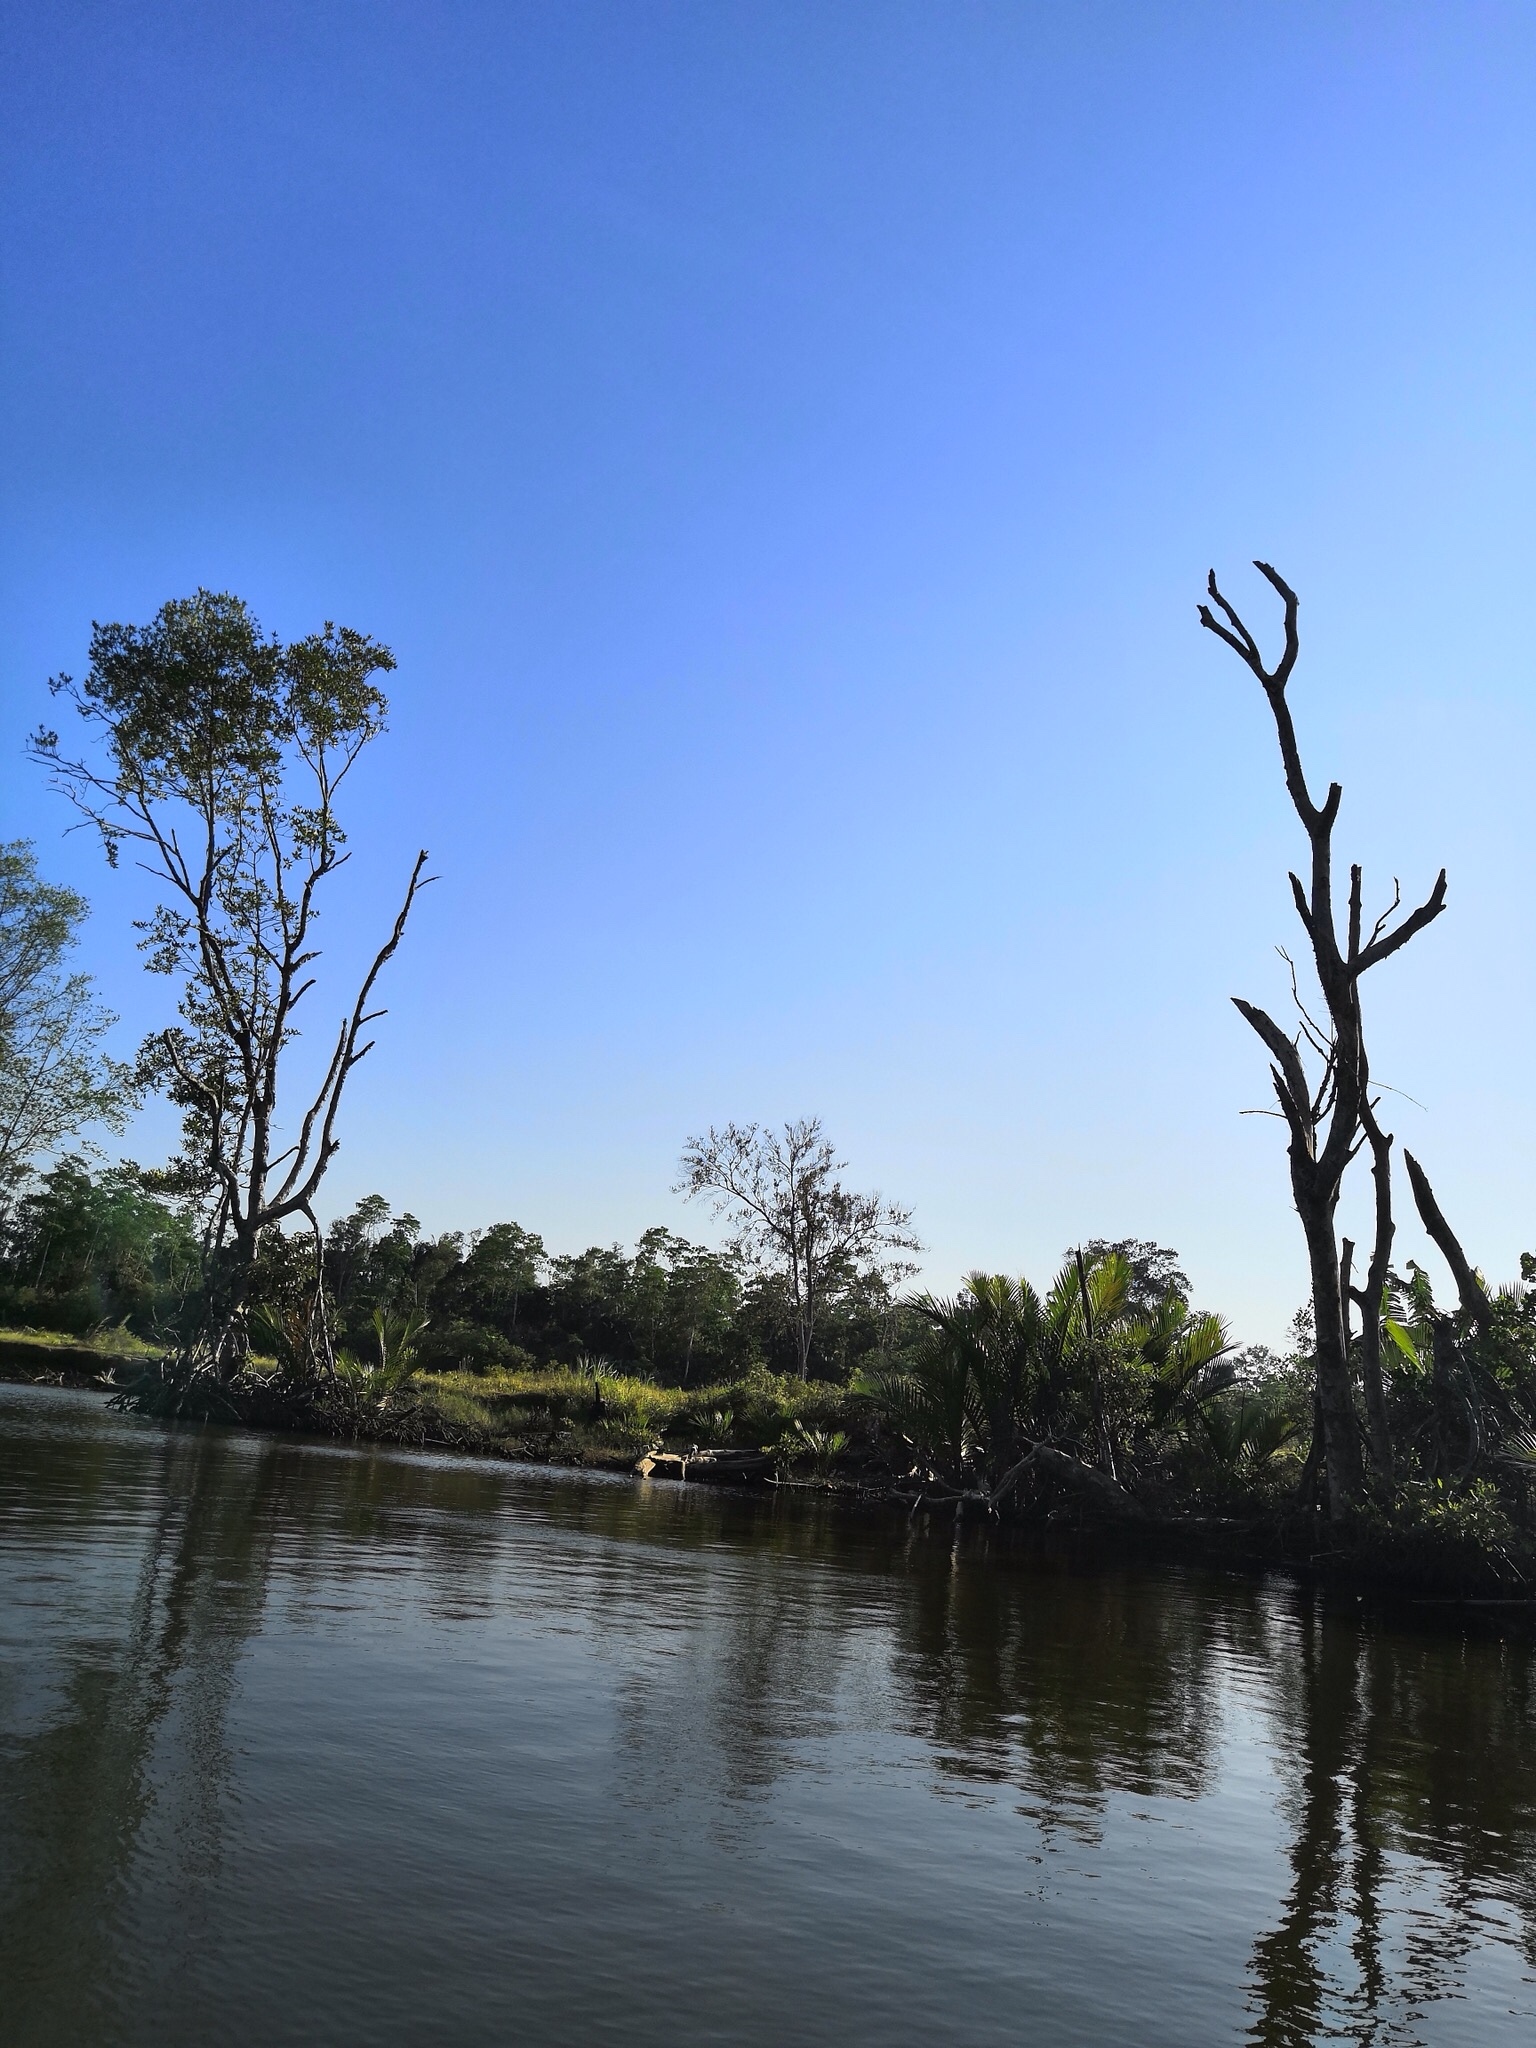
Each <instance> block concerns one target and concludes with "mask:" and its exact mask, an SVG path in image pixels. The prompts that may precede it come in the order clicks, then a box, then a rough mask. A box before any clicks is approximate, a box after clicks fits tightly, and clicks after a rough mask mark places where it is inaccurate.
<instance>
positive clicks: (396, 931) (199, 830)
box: [33, 590, 426, 1380]
mask: <svg viewBox="0 0 1536 2048" xmlns="http://www.w3.org/2000/svg"><path fill="white" fill-rule="evenodd" d="M394 665H395V663H394V657H393V656H392V655H391V653H390V652H389V649H388V648H387V647H383V646H381V645H380V644H379V643H378V642H377V641H374V640H370V639H368V638H367V637H366V636H365V635H363V634H361V633H357V632H354V631H352V630H351V629H350V628H348V627H336V626H332V625H329V624H328V625H326V626H325V628H324V629H323V630H322V631H321V632H319V633H316V634H311V635H310V636H309V637H307V638H305V639H302V640H296V641H293V642H291V643H290V644H288V645H286V646H285V645H284V644H283V643H282V642H281V641H280V640H278V639H276V638H273V637H268V636H267V635H265V634H263V632H262V631H261V629H260V627H259V626H258V625H257V623H256V621H255V619H254V618H253V617H252V616H251V614H250V612H249V611H248V610H247V609H246V607H245V605H244V604H243V603H242V602H241V601H240V600H239V599H238V598H236V597H231V596H228V595H215V594H214V593H212V592H210V591H206V590H200V591H198V592H197V594H196V595H195V596H194V597H191V598H186V599H180V600H177V601H175V602H172V603H170V604H167V605H165V606H163V607H162V608H161V610H160V611H159V612H158V613H157V614H156V616H155V618H154V619H153V620H152V621H151V622H150V623H149V624H148V625H147V626H132V625H106V626H102V625H98V626H96V627H95V628H94V629H93V631H92V634H91V644H90V668H89V671H88V673H87V674H86V675H85V677H84V678H83V679H81V680H80V681H78V682H77V681H75V680H74V679H73V678H72V677H70V676H58V677H56V678H55V679H54V681H53V683H52V685H51V687H52V689H53V691H54V693H55V695H57V696H59V697H62V698H63V699H64V700H65V701H66V702H68V703H70V704H72V705H73V706H74V708H75V710H76V711H77V712H78V714H79V715H80V717H81V718H82V719H83V720H84V721H85V723H86V725H87V726H88V727H89V728H90V730H91V731H92V733H93V734H94V735H95V736H96V738H97V739H98V741H99V742H100V746H101V751H100V752H99V753H98V754H97V755H96V756H95V757H94V758H93V759H85V758H75V757H71V756H69V755H68V754H66V753H64V752H63V751H61V748H60V742H59V736H58V734H57V733H54V732H48V731H43V732H40V733H39V734H38V735H37V736H36V738H35V740H34V742H33V751H34V753H35V754H36V755H37V756H38V758H39V759H41V760H42V761H43V762H44V763H45V764H46V765H47V766H48V768H49V769H50V770H51V772H52V777H53V782H54V786H55V787H56V788H58V789H60V790H61V791H63V792H64V793H65V794H66V795H67V796H68V797H70V798H71V800H72V801H73V802H74V803H75V804H76V805H77V807H78V808H79V810H80V811H81V812H82V813H83V815H84V816H85V817H86V818H87V819H88V820H89V821H90V822H91V823H92V824H93V825H94V826H95V827H96V828H97V830H98V831H99V833H100V835H101V840H102V844H103V846H104V848H105V851H106V855H107V858H108V860H109V861H110V862H112V863H114V864H115V863H116V861H117V859H118V856H119V853H120V850H121V848H122V847H123V845H124V844H128V845H131V846H132V847H133V848H134V850H135V852H136V854H137V856H138V858H139V861H140V864H141V865H142V866H143V867H144V868H145V870H146V871H147V872H148V873H149V874H150V875H151V876H152V877H153V878H154V880H155V881H156V882H157V883H158V885H159V887H160V890H161V891H162V894H161V897H160V900H159V902H158V904H157V905H156V906H155V907H154V909H153V910H152V912H151V914H150V915H149V917H148V918H147V919H146V920H145V921H144V923H143V925H142V926H141V930H142V931H143V933H144V941H143V943H144V947H145V950H146V954H147V959H148V965H149V967H150V969H151V970H152V971H153V972H156V973H160V974H165V975H169V976H171V977H172V978H174V979H176V980H177V981H179V983H180V984H181V998H180V1012H181V1022H180V1023H179V1024H178V1025H175V1026H173V1027H171V1028H170V1029H168V1030H164V1031H162V1032H159V1033H156V1034H155V1035H154V1036H153V1037H152V1038H151V1039H149V1040H148V1041H146V1044H145V1047H144V1049H143V1052H142V1054H141V1067H140V1071H141V1073H142V1075H143V1077H144V1079H145V1080H146V1081H149V1082H152V1083H154V1084H156V1085H161V1086H164V1087H165V1088H166V1089H167V1090H168V1092H169V1093H170V1095H171V1097H172V1099H173V1100H174V1101H175V1102H177V1103H178V1104H179V1106H180V1108H181V1110H182V1113H183V1120H184V1121H183V1132H184V1142H183V1151H182V1155H181V1158H180V1160H179V1162H178V1164H177V1174H176V1176H175V1184H176V1185H179V1186H181V1187H182V1188H184V1189H186V1190H188V1191H190V1192H196V1193H197V1194H198V1195H199V1196H200V1197H201V1198H203V1199H204V1200H205V1202H206V1204H207V1240H206V1241H207V1246H208V1251H209V1256H210V1273H209V1315H208V1322H207V1326H206V1328H205V1330H204V1331H203V1333H202V1341H201V1344H200V1346H199V1347H198V1348H197V1351H196V1354H195V1356H193V1355H191V1354H189V1357H188V1360H187V1365H188V1368H189V1370H190V1371H191V1372H192V1373H193V1374H194V1376H195V1375H196V1374H198V1373H200V1372H203V1371H206V1372H208V1373H210V1374H211V1375H212V1376H213V1377H214V1378H216V1379H218V1380H224V1379H228V1378H229V1377H231V1376H232V1375H234V1374H235V1373H237V1372H238V1371H239V1369H240V1368H241V1366H242V1365H243V1363H244V1361H245V1358H246V1356H247V1352H248V1336H247V1328H246V1312H247V1306H248V1299H249V1294H250V1288H251V1281H252V1276H253V1274H254V1271H255V1267H256V1262H257V1259H258V1255H259V1253H260V1249H261V1244H262V1239H263V1237H264V1236H265V1235H266V1234H267V1233H268V1232H270V1231H272V1230H274V1229H277V1228H280V1227H281V1226H282V1225H283V1224H284V1223H286V1222H288V1221H289V1220H290V1219H293V1218H302V1219H304V1220H305V1221H306V1222H308V1223H309V1224H310V1226H311V1228H312V1229H313V1231H314V1233H315V1236H316V1238H317V1239H318V1236H319V1230H318V1225H316V1224H315V1221H314V1209H313V1203H314V1199H315V1195H316V1193H317V1191H318V1189H319V1186H320V1183H321V1180H322V1179H323V1177H324V1174H325V1171H326V1168H327V1167H328V1166H329V1164H330V1161H331V1159H332V1157H333V1155H334V1154H335V1152H336V1149H337V1145H338V1142H339V1141H338V1139H337V1137H336V1122H337V1114H338V1112H339V1110H340V1107H341V1102H342V1096H343V1092H344V1090H345V1087H346V1084H347V1081H348V1079H349V1077H350V1076H351V1074H352V1072H353V1071H354V1069H355V1068H356V1066H357V1064H358V1062H359V1061H360V1060H362V1059H363V1058H364V1057H365V1056H366V1055H367V1053H368V1051H369V1050H370V1048H371V1045H372V1040H371V1039H369V1038H368V1037H367V1036H366V1033H367V1029H368V1026H369V1025H370V1023H372V1022H373V1021H374V1019H375V1018H376V1017H378V1016H379V1015H381V1014H382V1012H381V1011H378V1010H372V1009H370V1007H369V1005H370V1002H371V1000H372V997H373V990H374V987H375V984H376V982H377V980H378V977H379V974H380V973H381V971H382V969H383V968H384V966H385V964H386V962H387V961H388V960H389V959H390V958H391V956H392V955H393V954H394V952H395V949H396V947H397V946H398V945H399V943H400V939H401V936H402V934H403V933H404V930H405V926H406V921H407V919H408V917H409V915H410V912H411V909H412V906H413V904H414V902H415V899H416V894H417V891H418V889H419V888H420V887H421V886H422V881H423V876H422V870H423V868H424V866H425V863H426V855H425V854H424V853H423V854H420V855H419V856H418V857H417V860H416V862H415V865H414V867H413V869H412V871H411V876H410V880H409V883H408V885H407V887H406V891H405V896H404V900H403V902H402V905H401V908H400V911H399V913H398V915H397V917H396V919H395V922H394V925H393V928H392V930H391V932H390V934H389V936H388V938H387V939H386V940H385V943H384V944H383V945H382V946H381V947H380V949H379V951H378V953H377V954H376V956H375V958H374V960H373V962H372V964H371V966H370V967H369V968H368V970H367V972H366V973H365V974H364V976H363V979H362V984H361V987H360V988H359V990H358V992H357V996H356V999H355V1001H354V1002H353V1004H352V1006H351V1009H350V1011H349V1013H348V1014H347V1015H346V1016H345V1017H344V1018H343V1019H342V1021H341V1024H340V1027H339V1030H338V1033H337V1036H336V1040H335V1043H334V1048H333V1050H332V1053H331V1056H330V1059H329V1061H328V1063H327V1065H326V1067H325V1070H324V1073H323V1076H322V1078H321V1080H320V1083H319V1086H318V1088H316V1089H315V1090H314V1092H313V1093H311V1094H306V1095H305V1096H304V1097H302V1098H301V1099H300V1102H299V1104H298V1106H297V1108H296V1110H295V1108H294V1106H292V1105H290V1102H289V1089H288V1087H287V1086H286V1084H285V1076H286V1073H287V1062H286V1060H285V1055H286V1054H287V1053H288V1051H289V1048H290V1046H291V1045H292V1042H293V1040H294V1037H295V1035H296V1032H297V1028H298V1025H297V1019H298V1015H299V1011H300V1006H301V1005H302V1003H303V1001H304V998H305V997H306V996H307V995H308V994H309V992H310V990H311V989H312V988H313V987H314V983H315V977H314V974H313V972H312V969H313V967H314V964H315V962H316V960H317V959H318V957H319V952H318V948H317V946H316V943H315V924H316V918H317V915H318V910H319V900H318V899H319V893H320V892H321V890H322V889H323V886H324V884H325V883H326V882H328V881H329V880H330V878H331V877H332V876H334V875H335V874H336V872H337V871H338V870H339V869H340V868H341V867H342V866H344V865H345V863H346V861H347V859H348V858H349V856H348V853H347V851H346V835H345V832H344V830H343V828H342V824H341V820H340V817H339V815H338V810H337V800H338V796H339V794H340V791H341V788H342V785H343V784H344V783H345V781H346V779H347V777H348V775H349V774H350V773H351V770H352V769H353V767H354V766H355V764H356V762H357V760H358V757H359V755H360V754H361V753H362V751H363V749H364V747H366V746H367V745H368V743H369V742H370V741H371V740H372V739H374V738H375V737H376V736H377V735H378V734H379V733H381V732H382V731H383V730H384V723H385V715H386V710H387V706H386V702H385V698H384V695H383V692H382V691H381V690H380V688H379V687H378V684H377V682H376V680H375V678H376V677H378V676H379V675H381V674H383V673H386V672H387V671H389V670H390V669H392V668H393V667H394ZM316 1341H317V1346H318V1348H319V1350H320V1352H321V1353H322V1355H323V1356H324V1357H325V1358H327V1359H328V1350H327V1348H326V1347H327V1342H328V1340H327V1338H326V1335H325V1332H324V1329H323V1327H322V1326H321V1325H320V1323H319V1322H318V1320H317V1325H316Z"/></svg>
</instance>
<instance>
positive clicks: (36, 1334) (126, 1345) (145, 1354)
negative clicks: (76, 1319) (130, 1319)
mask: <svg viewBox="0 0 1536 2048" xmlns="http://www.w3.org/2000/svg"><path fill="white" fill-rule="evenodd" d="M0 1346H3V1347H4V1348H5V1349H6V1350H7V1351H9V1350H12V1349H13V1348H14V1349H15V1350H17V1351H23V1352H25V1351H35V1352H37V1353H39V1354H44V1353H47V1352H49V1351H86V1352H89V1353H90V1354H91V1356H92V1357H94V1358H103V1359H113V1358H158V1357H159V1356H160V1354H161V1352H163V1351H164V1349H165V1346H164V1345H163V1344H150V1343H148V1342H146V1340H145V1339H144V1338H142V1337H135V1336H134V1334H133V1332H132V1331H131V1330H125V1329H124V1328H123V1327H122V1325H121V1324H118V1323H106V1324H102V1325H100V1326H99V1327H98V1328H96V1329H94V1330H87V1331H85V1332H83V1333H82V1332H79V1331H75V1330H33V1329H18V1330H0Z"/></svg>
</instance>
